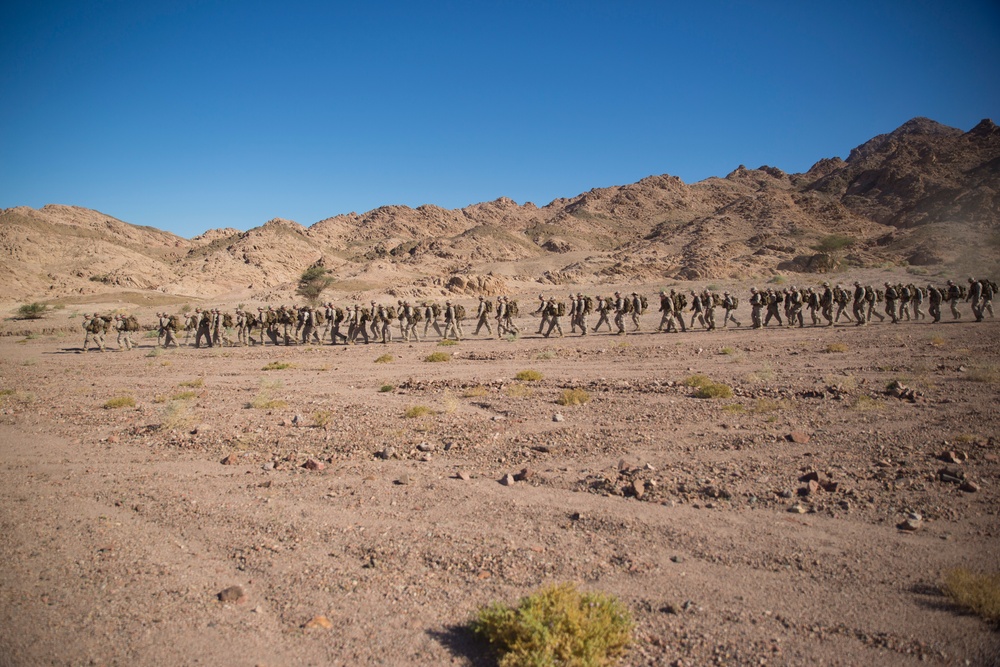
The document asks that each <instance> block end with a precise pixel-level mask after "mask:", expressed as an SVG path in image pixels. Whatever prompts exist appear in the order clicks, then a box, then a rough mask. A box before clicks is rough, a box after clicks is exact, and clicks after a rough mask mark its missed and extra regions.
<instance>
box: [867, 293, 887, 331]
mask: <svg viewBox="0 0 1000 667" xmlns="http://www.w3.org/2000/svg"><path fill="white" fill-rule="evenodd" d="M865 301H867V302H868V312H867V313H866V318H865V319H866V320H867V321H868V322H871V321H872V315H874V316H875V317H877V318H878V321H879V322H885V315H883V314H882V313H880V312H878V311H877V310H875V304H876V303H877V302H878V292H876V291H875V288H874V287H873V286H872V285H869V286H868V287H866V288H865Z"/></svg>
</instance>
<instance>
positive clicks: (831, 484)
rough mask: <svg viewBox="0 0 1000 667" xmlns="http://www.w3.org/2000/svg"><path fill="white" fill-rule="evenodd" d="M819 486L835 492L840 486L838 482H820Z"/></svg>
mask: <svg viewBox="0 0 1000 667" xmlns="http://www.w3.org/2000/svg"><path fill="white" fill-rule="evenodd" d="M820 486H821V487H823V490H824V491H826V492H828V493H835V492H836V491H837V489H839V488H840V483H839V482H821V483H820Z"/></svg>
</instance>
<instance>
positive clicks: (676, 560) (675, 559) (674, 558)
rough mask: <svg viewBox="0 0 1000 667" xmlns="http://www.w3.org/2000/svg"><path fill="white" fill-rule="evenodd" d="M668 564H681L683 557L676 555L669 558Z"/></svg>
mask: <svg viewBox="0 0 1000 667" xmlns="http://www.w3.org/2000/svg"><path fill="white" fill-rule="evenodd" d="M670 562H671V563H683V562H684V556H681V555H680V554H678V555H676V556H671V557H670Z"/></svg>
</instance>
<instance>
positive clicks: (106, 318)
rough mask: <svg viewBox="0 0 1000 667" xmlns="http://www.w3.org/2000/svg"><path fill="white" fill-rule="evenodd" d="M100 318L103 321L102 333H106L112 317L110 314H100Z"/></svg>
mask: <svg viewBox="0 0 1000 667" xmlns="http://www.w3.org/2000/svg"><path fill="white" fill-rule="evenodd" d="M101 319H102V320H103V321H104V324H103V325H102V328H103V331H104V333H108V332H109V331H110V330H111V321H112V319H113V318H112V317H111V316H110V315H101Z"/></svg>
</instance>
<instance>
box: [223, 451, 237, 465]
mask: <svg viewBox="0 0 1000 667" xmlns="http://www.w3.org/2000/svg"><path fill="white" fill-rule="evenodd" d="M239 462H240V457H239V454H230V455H229V456H227V457H226V458H224V459H222V461H220V463H221V464H222V465H224V466H234V465H236V464H238V463H239Z"/></svg>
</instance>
